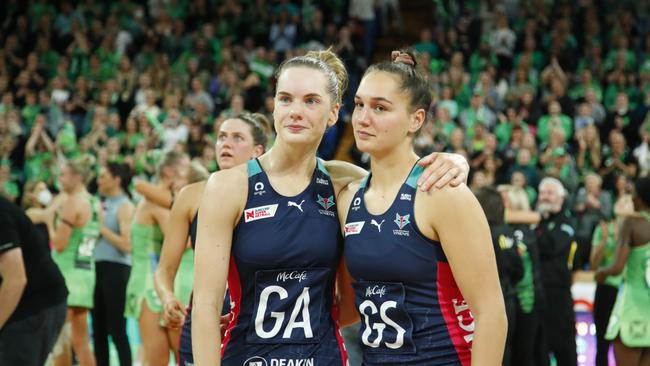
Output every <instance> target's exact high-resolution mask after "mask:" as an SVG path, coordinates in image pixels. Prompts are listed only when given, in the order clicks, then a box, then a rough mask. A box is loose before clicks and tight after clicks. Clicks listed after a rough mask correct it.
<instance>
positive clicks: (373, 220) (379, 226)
mask: <svg viewBox="0 0 650 366" xmlns="http://www.w3.org/2000/svg"><path fill="white" fill-rule="evenodd" d="M384 221H386V220H381V222H379V223H378V222H377V221H375V219H372V221H370V224H372V225H375V226H376V227H377V231H379V232H381V224H383V223H384Z"/></svg>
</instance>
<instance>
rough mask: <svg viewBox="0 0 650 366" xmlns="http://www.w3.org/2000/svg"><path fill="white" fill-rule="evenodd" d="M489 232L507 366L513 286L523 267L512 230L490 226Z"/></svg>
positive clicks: (513, 322)
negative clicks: (503, 315)
mask: <svg viewBox="0 0 650 366" xmlns="http://www.w3.org/2000/svg"><path fill="white" fill-rule="evenodd" d="M490 232H491V233H492V244H493V246H494V251H495V255H496V260H497V269H498V271H499V282H500V283H501V291H502V292H503V299H504V302H505V305H506V315H507V317H508V336H507V338H506V348H505V351H504V356H503V365H504V366H509V365H510V364H511V355H512V343H513V336H514V330H515V325H516V316H515V315H516V313H517V289H516V287H515V285H516V284H517V283H518V282H519V281H520V280H521V278H522V277H523V275H524V267H523V264H522V261H521V258H520V257H519V254H518V253H517V241H516V240H515V237H514V231H513V230H512V228H511V227H509V226H506V225H492V226H490Z"/></svg>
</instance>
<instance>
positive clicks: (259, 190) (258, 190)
mask: <svg viewBox="0 0 650 366" xmlns="http://www.w3.org/2000/svg"><path fill="white" fill-rule="evenodd" d="M264 193H266V191H265V190H264V183H262V182H257V183H255V192H254V193H253V195H255V196H261V195H263V194H264Z"/></svg>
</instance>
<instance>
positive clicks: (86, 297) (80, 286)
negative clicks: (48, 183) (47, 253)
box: [52, 196, 100, 308]
mask: <svg viewBox="0 0 650 366" xmlns="http://www.w3.org/2000/svg"><path fill="white" fill-rule="evenodd" d="M89 197H90V198H89V200H90V205H91V208H92V214H91V217H90V219H89V220H88V222H87V223H86V224H85V225H84V226H82V227H73V228H72V234H71V236H70V241H69V243H68V246H67V247H65V249H64V250H63V251H62V252H60V253H57V252H54V254H53V255H52V257H53V259H54V262H55V263H56V264H57V265H58V266H59V269H60V270H61V273H62V274H63V278H65V284H66V286H67V287H68V292H69V294H68V306H73V307H81V308H92V307H93V294H94V292H95V255H94V252H95V246H96V244H97V240H98V239H99V229H100V223H99V208H100V203H99V200H98V199H97V197H94V196H89Z"/></svg>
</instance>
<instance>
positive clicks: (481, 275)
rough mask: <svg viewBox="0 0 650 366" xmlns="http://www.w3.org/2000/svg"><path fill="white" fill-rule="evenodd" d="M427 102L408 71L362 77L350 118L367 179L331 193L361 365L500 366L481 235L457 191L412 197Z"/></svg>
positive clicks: (486, 244) (419, 81)
mask: <svg viewBox="0 0 650 366" xmlns="http://www.w3.org/2000/svg"><path fill="white" fill-rule="evenodd" d="M430 103H431V94H430V89H429V86H428V83H427V81H426V79H424V78H423V77H422V76H421V75H420V74H419V73H418V72H417V71H416V70H415V65H407V64H404V63H382V64H378V65H374V66H371V67H370V68H369V69H368V70H367V71H366V73H365V75H364V77H363V79H362V80H361V83H360V85H359V89H358V90H357V92H356V95H355V110H354V112H353V116H352V126H353V128H354V133H355V140H356V144H357V148H358V149H359V150H360V151H363V152H366V153H368V154H369V155H370V157H371V166H372V173H371V174H370V175H368V176H367V177H366V178H364V179H363V180H361V181H358V182H357V183H356V184H351V185H349V186H348V187H347V188H346V189H345V190H344V191H343V192H342V193H341V194H340V195H339V200H340V201H339V202H338V203H337V204H338V209H339V217H340V218H341V219H343V220H345V221H344V223H345V226H344V235H345V246H344V254H345V261H346V264H347V268H348V270H349V272H350V275H351V276H352V280H353V287H354V292H355V302H356V305H357V310H358V312H359V314H360V316H361V330H360V337H361V341H362V344H363V364H364V365H427V366H429V365H436V366H437V365H500V364H501V362H502V357H503V350H504V343H505V337H506V330H507V320H506V315H505V311H504V302H503V296H502V295H501V289H500V285H499V277H498V275H497V266H496V261H495V254H494V250H493V249H492V244H491V238H490V230H489V227H488V224H487V220H486V218H485V215H484V214H483V210H482V209H481V207H480V205H479V204H478V202H477V200H476V198H475V197H474V195H473V194H472V192H471V191H470V190H469V189H468V188H467V186H466V185H460V186H458V187H455V188H451V187H445V188H442V189H440V190H433V191H430V192H419V191H418V190H417V185H416V182H417V181H418V179H419V178H420V175H421V173H422V168H421V167H420V166H419V165H417V162H418V160H419V157H418V156H417V155H416V154H415V153H414V151H413V146H412V140H413V136H414V135H415V134H416V133H417V131H418V130H419V128H420V127H421V126H422V124H423V123H424V122H425V120H426V117H427V110H428V107H429V105H430Z"/></svg>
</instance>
